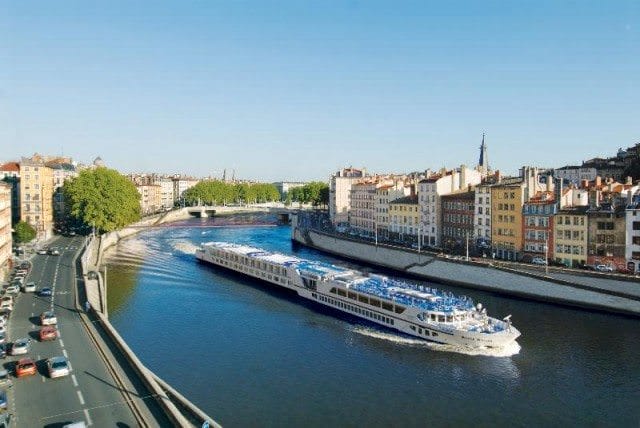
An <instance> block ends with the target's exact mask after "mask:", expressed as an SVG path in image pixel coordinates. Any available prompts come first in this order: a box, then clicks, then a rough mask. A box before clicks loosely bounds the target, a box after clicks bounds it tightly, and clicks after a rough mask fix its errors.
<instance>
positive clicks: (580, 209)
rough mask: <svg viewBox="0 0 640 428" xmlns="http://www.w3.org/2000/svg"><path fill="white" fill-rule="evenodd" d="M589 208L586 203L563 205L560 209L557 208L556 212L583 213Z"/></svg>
mask: <svg viewBox="0 0 640 428" xmlns="http://www.w3.org/2000/svg"><path fill="white" fill-rule="evenodd" d="M588 210H589V206H588V205H581V206H577V207H564V208H562V209H561V210H558V212H557V214H567V215H585V214H587V211H588Z"/></svg>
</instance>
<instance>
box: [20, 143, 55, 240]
mask: <svg viewBox="0 0 640 428" xmlns="http://www.w3.org/2000/svg"><path fill="white" fill-rule="evenodd" d="M20 220H22V221H25V222H27V223H29V224H30V225H31V226H33V228H34V229H36V232H37V235H36V236H37V238H38V239H49V238H51V236H52V235H53V170H52V169H51V168H48V167H47V166H45V161H44V159H43V158H42V156H40V155H37V154H36V155H33V156H32V157H31V158H22V160H21V161H20Z"/></svg>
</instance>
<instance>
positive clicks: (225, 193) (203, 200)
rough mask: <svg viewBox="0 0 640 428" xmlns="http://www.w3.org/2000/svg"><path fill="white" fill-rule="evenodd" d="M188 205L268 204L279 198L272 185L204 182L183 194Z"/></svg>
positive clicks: (218, 181)
mask: <svg viewBox="0 0 640 428" xmlns="http://www.w3.org/2000/svg"><path fill="white" fill-rule="evenodd" d="M184 198H185V200H186V201H187V203H188V204H189V205H193V204H204V205H214V204H217V205H221V204H223V203H231V202H243V203H247V204H248V203H253V202H270V201H277V200H278V199H279V198H280V194H279V193H278V189H277V188H276V186H274V185H273V184H265V183H251V184H249V183H239V184H230V183H225V182H224V181H220V180H205V181H201V182H199V183H198V184H196V185H195V186H193V187H191V188H189V189H188V190H186V191H185V192H184Z"/></svg>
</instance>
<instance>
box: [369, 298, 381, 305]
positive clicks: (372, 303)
mask: <svg viewBox="0 0 640 428" xmlns="http://www.w3.org/2000/svg"><path fill="white" fill-rule="evenodd" d="M369 304H370V305H371V306H377V307H380V300H378V299H369Z"/></svg>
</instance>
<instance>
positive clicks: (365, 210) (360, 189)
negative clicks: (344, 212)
mask: <svg viewBox="0 0 640 428" xmlns="http://www.w3.org/2000/svg"><path fill="white" fill-rule="evenodd" d="M382 186H384V184H383V183H381V182H379V181H377V180H372V181H365V182H360V183H354V184H352V185H351V198H350V199H351V208H350V210H349V225H350V226H351V228H352V229H356V230H357V231H358V232H360V233H361V234H366V235H369V236H374V234H375V231H376V221H377V215H376V200H377V198H376V193H377V190H378V188H379V187H382Z"/></svg>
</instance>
